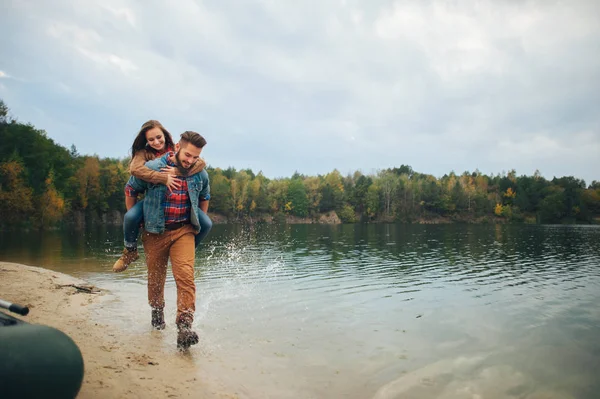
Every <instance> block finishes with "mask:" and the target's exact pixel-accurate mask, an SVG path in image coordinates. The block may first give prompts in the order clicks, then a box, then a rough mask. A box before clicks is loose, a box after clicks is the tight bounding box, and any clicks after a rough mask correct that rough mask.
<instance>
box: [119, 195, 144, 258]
mask: <svg viewBox="0 0 600 399" xmlns="http://www.w3.org/2000/svg"><path fill="white" fill-rule="evenodd" d="M142 202H144V200H142V201H140V202H138V203H137V204H135V205H134V206H132V207H131V208H130V209H129V210H128V211H127V213H125V216H124V217H123V237H124V241H125V248H127V249H129V250H131V251H134V250H137V239H138V235H139V234H140V224H141V223H142V221H143V220H144V207H143V204H142Z"/></svg>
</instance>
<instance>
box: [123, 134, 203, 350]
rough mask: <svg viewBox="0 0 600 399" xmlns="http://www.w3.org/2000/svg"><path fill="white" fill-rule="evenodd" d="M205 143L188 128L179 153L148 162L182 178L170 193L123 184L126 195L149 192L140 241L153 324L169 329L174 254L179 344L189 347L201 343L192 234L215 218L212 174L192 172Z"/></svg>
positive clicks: (141, 184) (133, 181) (145, 184)
mask: <svg viewBox="0 0 600 399" xmlns="http://www.w3.org/2000/svg"><path fill="white" fill-rule="evenodd" d="M205 145H206V140H205V139H204V138H203V137H202V136H201V135H200V134H198V133H195V132H190V131H187V132H185V133H183V134H182V135H181V140H180V141H179V143H177V144H176V145H175V151H176V152H175V153H173V152H169V153H167V154H165V155H163V156H162V157H160V158H157V159H154V160H152V161H148V162H147V163H146V165H147V166H148V167H149V168H151V169H153V170H156V171H159V170H161V169H163V168H166V167H175V168H176V169H177V171H178V179H179V180H180V183H181V184H180V187H179V189H176V190H173V191H172V192H170V191H168V190H167V187H166V186H165V185H163V184H156V185H155V184H151V183H148V182H145V181H143V180H140V179H138V178H136V177H133V176H132V177H131V178H130V179H129V181H128V182H127V184H126V186H125V193H126V195H127V196H128V197H132V198H136V197H137V195H138V194H141V193H145V194H146V196H145V198H144V204H143V208H144V231H143V233H142V242H143V245H144V251H145V253H146V264H147V267H148V302H149V304H150V307H151V309H152V326H153V327H154V328H156V329H158V330H162V329H164V328H165V319H164V310H163V309H164V307H165V299H164V291H165V281H166V277H167V263H168V260H169V258H170V259H171V268H172V271H173V276H174V277H175V282H176V284H177V318H176V324H177V329H178V333H177V347H178V348H179V349H187V348H189V347H190V346H191V345H194V344H197V343H198V334H196V332H194V331H193V330H192V322H193V321H194V312H195V310H196V285H195V282H194V260H195V245H194V237H195V235H196V233H198V232H199V230H200V226H201V225H202V226H208V230H210V227H212V223H211V222H210V219H209V218H208V216H207V215H206V214H207V212H208V202H209V199H210V185H209V178H208V173H207V172H206V170H205V169H202V170H201V171H200V172H197V173H194V174H192V175H189V172H190V170H191V168H192V166H193V165H194V164H195V163H196V161H198V159H199V158H200V153H201V152H202V149H203V148H204V146H205ZM201 222H202V223H201ZM203 233H207V231H205V232H203ZM203 235H204V236H205V234H203Z"/></svg>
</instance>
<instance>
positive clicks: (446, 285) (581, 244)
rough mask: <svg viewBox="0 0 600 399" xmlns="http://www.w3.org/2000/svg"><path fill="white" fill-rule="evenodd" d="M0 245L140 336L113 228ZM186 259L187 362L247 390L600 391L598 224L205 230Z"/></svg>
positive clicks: (140, 282) (143, 328) (569, 394)
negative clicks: (80, 289)
mask: <svg viewBox="0 0 600 399" xmlns="http://www.w3.org/2000/svg"><path fill="white" fill-rule="evenodd" d="M0 241H1V243H0V260H4V261H13V262H20V263H25V264H29V265H35V266H41V267H45V268H48V269H52V270H56V271H60V272H63V273H68V274H71V275H74V276H76V277H79V278H83V279H86V280H88V281H90V282H92V283H93V284H96V285H98V286H100V287H102V288H106V289H109V290H111V291H113V292H114V293H115V295H116V297H117V298H118V300H116V301H114V302H112V303H109V304H107V305H105V308H104V309H103V310H102V312H97V313H96V316H95V317H98V318H99V319H101V321H102V322H106V323H115V324H118V325H119V326H122V327H123V328H126V329H127V330H128V331H130V332H134V333H140V334H148V333H149V308H148V305H147V302H146V287H145V278H146V268H145V265H144V262H143V257H142V259H140V261H138V262H136V263H135V264H134V265H132V266H131V267H130V268H129V269H128V270H127V271H126V272H124V273H121V274H114V273H112V272H111V270H110V269H111V266H112V263H113V262H114V261H115V260H116V259H117V258H118V256H119V253H120V251H121V245H122V232H121V231H120V229H118V228H106V227H103V228H98V229H96V230H88V231H85V232H76V231H71V232H45V233H37V232H36V233H32V232H30V233H14V232H11V233H7V232H4V233H0ZM140 248H141V246H140ZM197 255H198V256H197V260H196V280H197V291H198V299H197V308H196V310H197V311H196V321H195V325H196V328H197V330H198V332H199V333H200V335H201V342H200V344H199V345H198V346H196V347H193V348H192V351H196V352H198V353H199V355H198V356H196V357H195V358H194V359H195V360H194V361H197V362H208V361H207V360H206V359H209V363H210V367H211V369H212V370H213V371H215V372H219V373H220V374H221V375H223V376H226V378H225V379H226V381H227V382H228V383H230V384H231V385H232V386H233V387H236V389H238V391H239V392H243V393H246V394H247V395H248V396H250V397H257V398H378V399H382V398H447V399H450V398H469V399H475V398H480V399H488V398H489V399H496V398H527V399H542V398H552V399H554V398H567V399H568V398H585V399H587V398H590V399H592V398H598V397H600V378H598V376H599V371H598V370H599V367H600V305H599V304H600V227H599V226H504V225H480V226H469V225H444V226H419V225H342V226H323V225H287V226H259V227H254V228H249V227H242V226H234V225H215V226H214V228H213V231H212V232H211V234H210V235H209V236H208V238H207V240H206V241H205V243H204V244H203V246H202V247H201V249H200V250H199V251H198V254H197ZM166 311H167V323H168V324H171V325H172V324H173V320H174V315H175V285H174V281H173V279H172V275H171V274H170V271H169V279H168V282H167V308H166ZM167 330H168V331H170V332H168V333H165V345H166V347H167V349H169V350H174V341H175V338H174V337H175V335H174V334H175V332H174V329H170V330H169V328H168V329H167Z"/></svg>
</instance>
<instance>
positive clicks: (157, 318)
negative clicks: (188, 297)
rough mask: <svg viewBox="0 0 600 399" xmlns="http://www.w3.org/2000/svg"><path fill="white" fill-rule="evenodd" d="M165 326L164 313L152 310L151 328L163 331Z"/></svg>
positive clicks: (160, 310) (159, 310)
mask: <svg viewBox="0 0 600 399" xmlns="http://www.w3.org/2000/svg"><path fill="white" fill-rule="evenodd" d="M165 325H166V324H165V312H164V311H163V310H162V309H152V327H154V328H155V329H157V330H164V329H165Z"/></svg>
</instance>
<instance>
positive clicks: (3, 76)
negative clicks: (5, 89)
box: [0, 71, 10, 79]
mask: <svg viewBox="0 0 600 399" xmlns="http://www.w3.org/2000/svg"><path fill="white" fill-rule="evenodd" d="M2 78H4V79H8V78H10V76H9V75H8V74H7V73H6V72H4V71H0V79H2Z"/></svg>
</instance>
